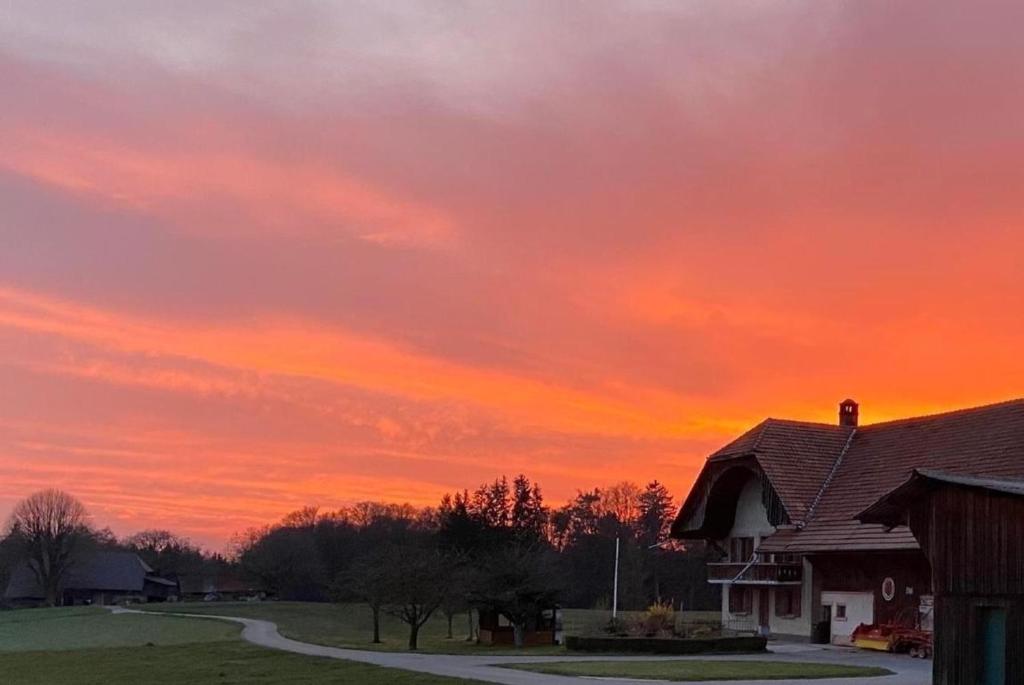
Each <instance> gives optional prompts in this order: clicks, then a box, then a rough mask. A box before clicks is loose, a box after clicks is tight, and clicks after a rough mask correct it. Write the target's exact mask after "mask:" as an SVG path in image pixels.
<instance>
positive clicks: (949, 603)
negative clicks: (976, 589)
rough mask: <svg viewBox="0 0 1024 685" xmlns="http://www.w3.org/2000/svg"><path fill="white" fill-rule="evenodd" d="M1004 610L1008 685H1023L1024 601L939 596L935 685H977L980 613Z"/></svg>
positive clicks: (937, 605) (936, 624)
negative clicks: (974, 684)
mask: <svg viewBox="0 0 1024 685" xmlns="http://www.w3.org/2000/svg"><path fill="white" fill-rule="evenodd" d="M984 607H1003V608H1005V609H1006V610H1007V616H1006V619H1007V620H1006V627H1007V634H1006V646H1007V650H1006V683H1007V685H1011V684H1013V683H1024V649H1020V645H1024V598H1022V597H1020V596H1017V597H975V596H969V595H947V596H939V597H937V598H936V600H935V613H936V620H935V636H934V637H935V661H934V665H933V680H932V682H933V685H967V684H968V683H976V682H978V678H979V675H978V674H979V673H981V645H980V644H979V643H978V641H977V640H975V639H974V638H975V637H976V636H977V635H979V633H980V632H981V626H980V625H979V616H980V610H981V609H982V608H984Z"/></svg>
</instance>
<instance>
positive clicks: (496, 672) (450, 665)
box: [111, 607, 932, 685]
mask: <svg viewBox="0 0 1024 685" xmlns="http://www.w3.org/2000/svg"><path fill="white" fill-rule="evenodd" d="M111 611H112V612H113V613H115V614H120V613H146V614H147V615H148V616H152V615H168V616H186V617H190V618H216V619H220V620H224V621H233V622H235V623H240V624H242V626H244V627H243V629H242V637H243V638H244V639H245V640H247V641H249V642H251V643H253V644H255V645H259V646H261V647H268V648H270V649H280V650H283V651H286V652H294V653H296V654H307V655H309V656H320V657H328V658H331V659H347V660H349V661H359V662H363V663H367V664H374V665H377V666H385V667H387V668H401V669H405V670H408V671H420V672H422V673H433V674H435V675H441V676H450V677H454V678H468V679H473V680H482V681H486V682H491V683H502V684H503V685H584V684H585V683H590V682H599V683H606V684H608V685H637V683H646V684H647V685H651V684H652V683H658V682H665V681H654V680H633V679H620V678H599V679H598V678H577V677H569V676H556V675H547V674H543V673H531V672H529V671H515V670H511V669H507V668H499V665H500V664H512V663H543V662H551V661H662V660H683V659H702V660H703V659H727V660H752V661H769V660H770V661H776V660H778V661H815V662H826V663H834V664H850V665H853V666H881V667H883V668H887V669H889V670H890V671H893V672H894V673H895V674H896V675H892V676H885V677H881V678H826V679H822V680H813V681H808V680H749V681H747V680H744V681H739V680H732V681H728V682H729V683H731V684H732V685H756V684H760V685H809V684H810V683H815V684H816V685H868V684H871V685H931V682H932V678H931V664H932V662H931V661H929V660H923V659H911V658H910V657H907V656H903V655H894V654H882V653H872V652H863V651H860V650H854V649H843V648H838V647H828V646H819V645H805V644H772V645H771V650H772V651H771V653H769V654H754V655H729V656H701V657H670V656H669V657H665V656H642V655H638V656H600V655H594V656H528V655H523V656H494V655H491V656H483V655H481V656H472V655H469V656H467V655H453V654H423V653H409V652H376V651H368V650H361V649H344V648H341V647H326V646H323V645H314V644H310V643H308V642H298V641H297V640H291V639H289V638H286V637H283V636H282V635H281V634H280V633H278V632H277V626H276V625H275V624H274V623H272V622H270V621H262V620H259V619H254V618H238V617H235V616H211V615H207V614H153V613H148V612H138V611H136V610H134V609H124V608H120V607H112V608H111ZM707 682H711V681H707ZM715 682H718V683H719V685H720V684H721V681H715Z"/></svg>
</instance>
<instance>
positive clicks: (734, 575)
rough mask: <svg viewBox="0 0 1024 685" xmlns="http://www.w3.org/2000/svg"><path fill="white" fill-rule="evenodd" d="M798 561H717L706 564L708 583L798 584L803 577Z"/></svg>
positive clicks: (801, 566)
mask: <svg viewBox="0 0 1024 685" xmlns="http://www.w3.org/2000/svg"><path fill="white" fill-rule="evenodd" d="M803 574H804V570H803V565H802V564H800V563H769V562H754V563H752V564H751V563H745V562H719V563H710V564H708V582H709V583H719V584H725V583H734V584H736V585H799V584H800V583H802V582H803V578H804V575H803Z"/></svg>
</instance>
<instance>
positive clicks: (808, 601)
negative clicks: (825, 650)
mask: <svg viewBox="0 0 1024 685" xmlns="http://www.w3.org/2000/svg"><path fill="white" fill-rule="evenodd" d="M803 567H804V570H803V581H804V582H803V585H801V586H800V615H799V616H797V617H794V618H786V617H783V616H776V615H775V601H776V592H775V589H772V593H771V607H770V609H771V614H770V619H769V620H770V623H769V625H770V626H771V630H772V634H773V635H790V636H793V637H800V638H808V639H810V637H811V626H812V623H813V621H812V620H811V617H812V615H813V599H814V597H813V573H814V568H813V567H812V566H811V562H810V561H808V560H807V559H806V558H805V559H803Z"/></svg>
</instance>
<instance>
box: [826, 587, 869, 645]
mask: <svg viewBox="0 0 1024 685" xmlns="http://www.w3.org/2000/svg"><path fill="white" fill-rule="evenodd" d="M839 604H845V605H846V620H842V619H839V618H836V606H837V605H839ZM821 606H823V607H825V606H831V607H832V642H833V643H835V644H837V645H848V644H850V636H851V635H852V634H853V631H854V629H856V628H857V626H859V625H860V624H861V623H874V622H875V595H874V593H873V592H822V593H821Z"/></svg>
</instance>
